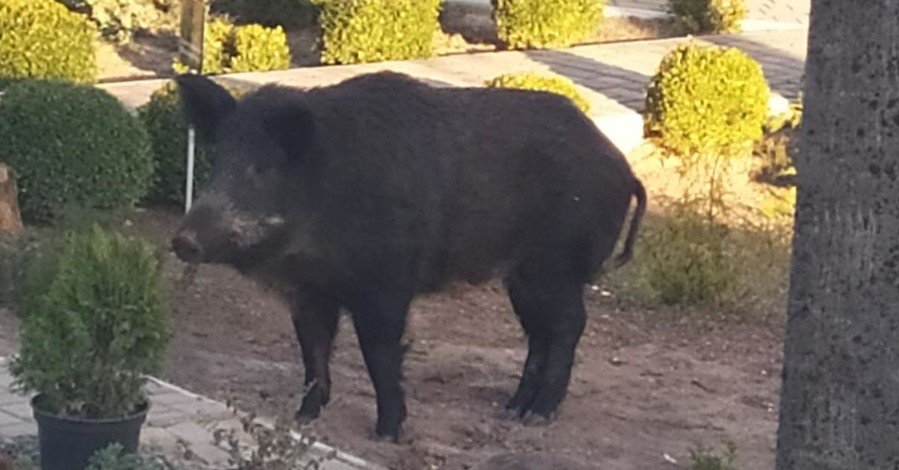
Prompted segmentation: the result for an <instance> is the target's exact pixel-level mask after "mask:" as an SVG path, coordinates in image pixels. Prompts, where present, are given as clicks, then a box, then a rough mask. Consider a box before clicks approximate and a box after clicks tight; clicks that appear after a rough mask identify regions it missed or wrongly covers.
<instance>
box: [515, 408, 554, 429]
mask: <svg viewBox="0 0 899 470" xmlns="http://www.w3.org/2000/svg"><path fill="white" fill-rule="evenodd" d="M521 422H522V423H524V425H525V426H546V425H548V424H549V423H551V422H552V416H544V415H542V414H540V413H534V412H532V411H529V412H527V413H525V415H524V417H523V418H521Z"/></svg>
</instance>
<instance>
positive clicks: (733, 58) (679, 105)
mask: <svg viewBox="0 0 899 470" xmlns="http://www.w3.org/2000/svg"><path fill="white" fill-rule="evenodd" d="M770 93H771V92H770V89H769V87H768V83H767V80H766V79H765V75H764V73H763V72H762V67H761V65H759V63H758V62H756V61H755V60H754V59H753V58H751V57H750V56H748V55H747V54H746V53H745V52H743V51H741V50H739V49H737V48H733V47H718V46H711V47H704V46H697V45H692V44H691V45H681V46H677V47H676V48H674V49H673V50H672V51H670V52H669V53H668V54H666V55H665V57H664V58H663V59H662V61H661V64H660V65H659V69H658V71H657V73H656V74H655V75H654V76H653V78H652V80H651V82H650V85H649V89H648V91H647V94H646V111H645V116H644V117H645V122H646V124H645V126H646V132H647V134H648V135H650V136H652V137H657V138H658V141H659V144H660V145H661V146H662V147H663V148H665V149H667V150H669V151H671V152H673V153H674V154H676V155H678V156H680V157H681V158H682V159H689V158H701V157H707V156H708V155H710V154H715V155H722V156H737V155H743V154H748V152H749V151H750V150H751V148H752V144H753V143H754V142H756V141H758V140H759V139H760V138H761V137H762V125H763V124H764V122H765V118H766V117H767V115H768V99H769V97H770Z"/></svg>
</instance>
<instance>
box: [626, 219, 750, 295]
mask: <svg viewBox="0 0 899 470" xmlns="http://www.w3.org/2000/svg"><path fill="white" fill-rule="evenodd" d="M666 216H667V217H666V219H665V220H664V221H663V222H662V223H661V225H660V226H659V227H658V229H657V230H654V231H652V232H648V233H647V235H646V237H645V238H646V239H645V240H644V241H643V247H644V251H646V254H647V256H646V261H645V263H643V266H642V268H643V270H644V271H645V272H644V273H643V276H644V278H645V282H646V283H647V286H648V287H649V289H650V290H651V292H652V295H653V296H654V297H655V300H656V301H657V302H659V303H661V304H663V305H697V304H708V303H712V302H714V301H716V300H718V299H720V298H722V297H724V296H726V294H727V293H728V290H729V289H731V288H732V287H733V286H734V284H735V282H736V280H737V270H736V269H737V266H735V265H734V261H733V259H732V258H731V257H730V256H728V249H727V248H728V241H729V235H730V228H729V227H728V226H727V225H725V224H723V223H720V222H717V221H715V220H710V219H709V218H708V217H706V216H705V215H703V214H700V213H697V212H696V210H695V209H694V208H692V207H689V206H687V205H675V206H674V209H673V210H670V211H668V212H667V213H666Z"/></svg>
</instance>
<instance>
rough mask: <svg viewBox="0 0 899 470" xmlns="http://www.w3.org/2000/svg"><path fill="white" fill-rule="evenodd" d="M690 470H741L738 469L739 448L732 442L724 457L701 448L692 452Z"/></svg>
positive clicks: (729, 443)
mask: <svg viewBox="0 0 899 470" xmlns="http://www.w3.org/2000/svg"><path fill="white" fill-rule="evenodd" d="M690 470H739V469H738V468H737V447H736V445H734V444H733V443H732V442H728V443H727V448H726V449H725V450H724V453H723V454H722V455H720V456H719V455H718V454H716V453H715V452H712V451H710V450H707V449H704V448H699V449H691V450H690Z"/></svg>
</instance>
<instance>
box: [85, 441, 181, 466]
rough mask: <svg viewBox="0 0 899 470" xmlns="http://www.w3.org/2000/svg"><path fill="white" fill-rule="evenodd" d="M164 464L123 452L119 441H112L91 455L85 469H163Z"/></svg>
mask: <svg viewBox="0 0 899 470" xmlns="http://www.w3.org/2000/svg"><path fill="white" fill-rule="evenodd" d="M165 468H166V467H165V465H163V464H162V463H160V462H157V461H156V460H155V459H152V458H147V457H144V456H142V455H140V454H130V453H127V452H124V448H123V447H122V445H121V444H119V443H113V444H110V445H109V446H107V447H105V448H103V449H101V450H99V451H97V452H96V453H95V454H94V455H92V456H91V459H90V462H89V463H88V466H87V468H86V469H85V470H165Z"/></svg>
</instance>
